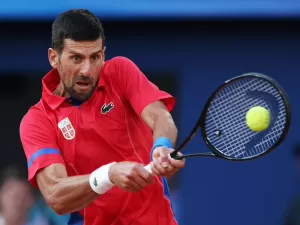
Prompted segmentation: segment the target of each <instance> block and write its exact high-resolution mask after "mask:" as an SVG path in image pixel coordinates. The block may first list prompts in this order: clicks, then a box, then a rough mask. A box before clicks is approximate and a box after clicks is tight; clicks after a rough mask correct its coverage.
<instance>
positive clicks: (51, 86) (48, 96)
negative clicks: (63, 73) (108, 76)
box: [42, 69, 105, 110]
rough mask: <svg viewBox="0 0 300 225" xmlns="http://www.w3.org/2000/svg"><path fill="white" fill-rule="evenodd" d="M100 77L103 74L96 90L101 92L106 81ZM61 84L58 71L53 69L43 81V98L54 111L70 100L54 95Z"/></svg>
mask: <svg viewBox="0 0 300 225" xmlns="http://www.w3.org/2000/svg"><path fill="white" fill-rule="evenodd" d="M101 71H102V70H101ZM100 77H102V76H101V72H100V76H99V81H98V85H97V88H96V90H100V89H101V88H103V87H104V86H105V81H104V79H100ZM59 83H60V77H59V73H58V71H57V69H52V70H51V71H50V72H48V73H47V74H46V75H45V76H44V77H43V79H42V98H43V100H44V101H46V103H47V104H48V105H49V106H50V108H51V109H52V110H54V109H56V108H57V107H59V106H60V105H61V104H62V103H64V102H68V101H69V100H70V98H65V97H61V96H57V95H54V94H53V92H54V90H55V89H56V87H57V86H58V84H59Z"/></svg>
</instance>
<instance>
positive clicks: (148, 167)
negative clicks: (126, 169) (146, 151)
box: [144, 163, 152, 173]
mask: <svg viewBox="0 0 300 225" xmlns="http://www.w3.org/2000/svg"><path fill="white" fill-rule="evenodd" d="M144 168H145V169H146V170H147V171H148V172H149V173H152V170H151V164H150V163H149V164H148V165H147V166H145V167H144Z"/></svg>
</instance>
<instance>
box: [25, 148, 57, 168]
mask: <svg viewBox="0 0 300 225" xmlns="http://www.w3.org/2000/svg"><path fill="white" fill-rule="evenodd" d="M49 154H58V155H59V154H60V152H59V151H58V150H57V149H54V148H43V149H40V150H38V151H37V152H36V153H34V154H33V155H32V156H31V158H30V159H29V161H28V168H29V167H30V166H31V165H32V163H33V161H34V160H35V159H36V158H38V157H39V156H42V155H49Z"/></svg>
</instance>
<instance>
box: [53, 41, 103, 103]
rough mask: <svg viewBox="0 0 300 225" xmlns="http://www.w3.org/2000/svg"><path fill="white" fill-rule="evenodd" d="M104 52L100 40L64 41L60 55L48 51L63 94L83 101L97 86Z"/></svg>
mask: <svg viewBox="0 0 300 225" xmlns="http://www.w3.org/2000/svg"><path fill="white" fill-rule="evenodd" d="M104 50H105V49H103V48H102V40H101V38H100V39H98V40H96V41H84V42H78V41H73V40H70V39H66V40H65V42H64V48H63V51H62V52H61V54H60V55H58V54H57V53H56V51H54V50H49V60H51V59H53V60H54V61H55V64H52V63H51V64H52V66H53V67H54V68H57V70H58V72H59V74H60V79H61V82H62V84H63V86H64V88H65V92H67V94H69V95H70V96H72V97H73V98H75V99H77V100H80V101H85V100H87V99H88V98H89V97H90V96H91V95H92V94H93V92H94V89H95V87H96V86H97V82H98V78H99V73H100V70H101V68H102V66H103V64H104Z"/></svg>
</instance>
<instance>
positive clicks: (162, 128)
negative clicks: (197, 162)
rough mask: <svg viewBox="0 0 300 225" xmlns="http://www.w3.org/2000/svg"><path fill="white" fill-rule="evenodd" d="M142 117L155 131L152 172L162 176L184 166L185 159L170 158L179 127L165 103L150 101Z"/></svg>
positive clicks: (168, 174) (171, 173) (169, 174)
mask: <svg viewBox="0 0 300 225" xmlns="http://www.w3.org/2000/svg"><path fill="white" fill-rule="evenodd" d="M142 119H143V120H144V121H145V123H146V124H147V125H148V126H149V127H150V128H151V130H152V132H153V142H154V144H153V148H152V150H151V158H152V160H153V163H152V166H151V168H152V172H153V173H154V174H157V175H161V176H171V175H173V174H174V173H175V172H177V170H178V169H179V168H182V167H183V166H184V161H182V160H180V161H178V160H174V159H171V158H169V154H170V153H171V152H172V151H173V148H174V147H175V146H176V140H177V128H176V125H175V123H174V121H173V118H172V116H171V114H170V112H169V111H168V110H167V108H166V106H165V105H164V103H162V102H161V101H156V102H153V103H150V104H149V105H147V106H146V107H145V109H144V110H143V112H142Z"/></svg>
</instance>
